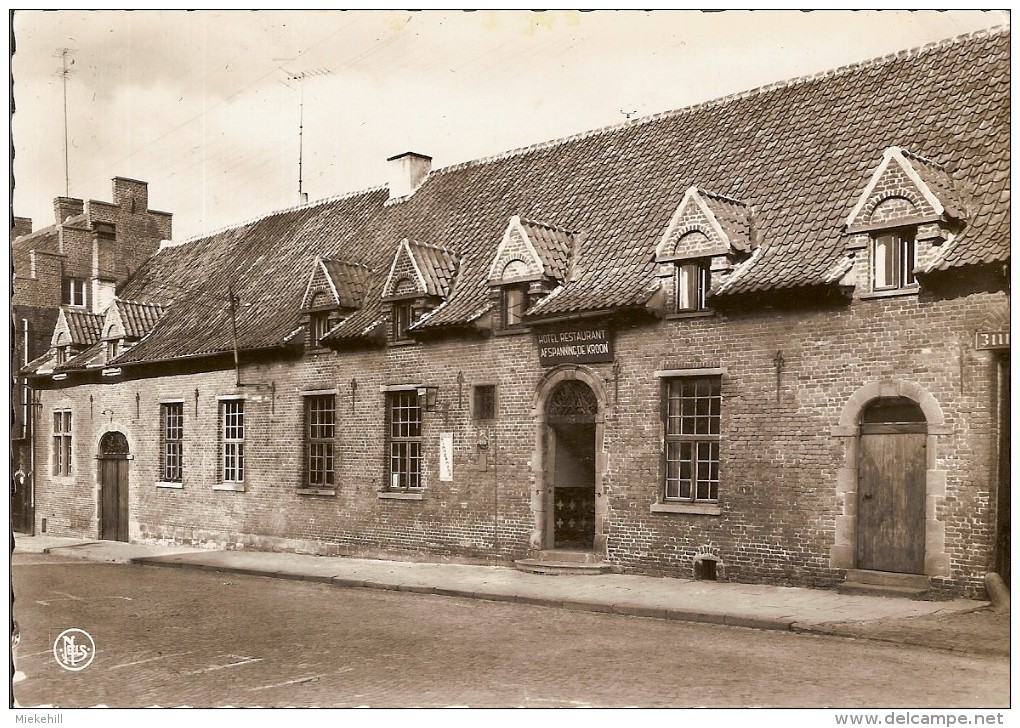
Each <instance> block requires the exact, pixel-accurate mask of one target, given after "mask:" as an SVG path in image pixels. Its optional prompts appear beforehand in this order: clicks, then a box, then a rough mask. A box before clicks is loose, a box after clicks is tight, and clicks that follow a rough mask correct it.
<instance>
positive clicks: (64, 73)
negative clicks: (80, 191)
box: [55, 48, 74, 197]
mask: <svg viewBox="0 0 1020 728" xmlns="http://www.w3.org/2000/svg"><path fill="white" fill-rule="evenodd" d="M73 53H74V51H73V50H72V49H70V48H58V49H57V52H56V56H55V57H56V58H59V59H60V60H61V69H60V71H58V72H57V75H58V76H60V78H61V79H62V80H63V85H64V196H65V197H68V196H70V194H71V174H70V172H69V171H68V163H67V159H68V151H67V77H68V76H70V75H71V66H72V65H74V61H73V60H71V62H70V64H68V59H69V58H70V56H71V55H72V54H73Z"/></svg>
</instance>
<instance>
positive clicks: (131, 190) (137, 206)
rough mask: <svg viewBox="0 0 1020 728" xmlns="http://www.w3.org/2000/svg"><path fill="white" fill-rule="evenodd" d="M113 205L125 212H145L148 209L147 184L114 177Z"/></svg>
mask: <svg viewBox="0 0 1020 728" xmlns="http://www.w3.org/2000/svg"><path fill="white" fill-rule="evenodd" d="M113 204H115V205H117V206H118V207H119V208H121V209H122V210H124V211H125V212H137V213H143V212H146V211H147V210H148V209H149V183H148V182H140V181H139V180H136V179H128V178H127V177H114V178H113Z"/></svg>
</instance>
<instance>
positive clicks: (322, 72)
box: [282, 68, 330, 205]
mask: <svg viewBox="0 0 1020 728" xmlns="http://www.w3.org/2000/svg"><path fill="white" fill-rule="evenodd" d="M282 70H283V71H284V73H286V74H287V80H288V81H297V82H298V86H299V92H300V94H301V97H300V98H301V101H300V104H299V106H298V181H297V187H298V203H299V204H302V205H303V204H304V203H305V202H307V201H308V196H307V195H306V194H305V190H304V159H305V83H304V81H305V79H306V78H311V77H313V76H327V75H329V73H330V71H329V69H326V68H319V69H316V70H314V71H301V72H299V73H291V72H290V71H287V70H286V69H282ZM284 85H286V84H284Z"/></svg>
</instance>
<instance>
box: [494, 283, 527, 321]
mask: <svg viewBox="0 0 1020 728" xmlns="http://www.w3.org/2000/svg"><path fill="white" fill-rule="evenodd" d="M501 304H502V305H501V306H500V310H501V312H502V314H501V316H502V318H501V321H500V322H501V324H502V328H508V327H510V326H518V325H520V323H521V321H522V320H523V319H524V312H525V311H527V310H528V286H527V284H523V285H515V286H504V287H503V288H502V291H501Z"/></svg>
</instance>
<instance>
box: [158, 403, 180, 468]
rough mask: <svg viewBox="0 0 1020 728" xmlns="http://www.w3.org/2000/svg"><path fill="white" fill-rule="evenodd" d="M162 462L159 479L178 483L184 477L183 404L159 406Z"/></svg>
mask: <svg viewBox="0 0 1020 728" xmlns="http://www.w3.org/2000/svg"><path fill="white" fill-rule="evenodd" d="M159 420H160V441H161V444H162V447H161V448H160V451H161V453H162V462H161V463H160V470H161V474H160V479H161V480H162V481H163V482H166V483H180V482H182V480H183V476H184V403H183V402H166V403H164V404H161V405H160V406H159Z"/></svg>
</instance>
